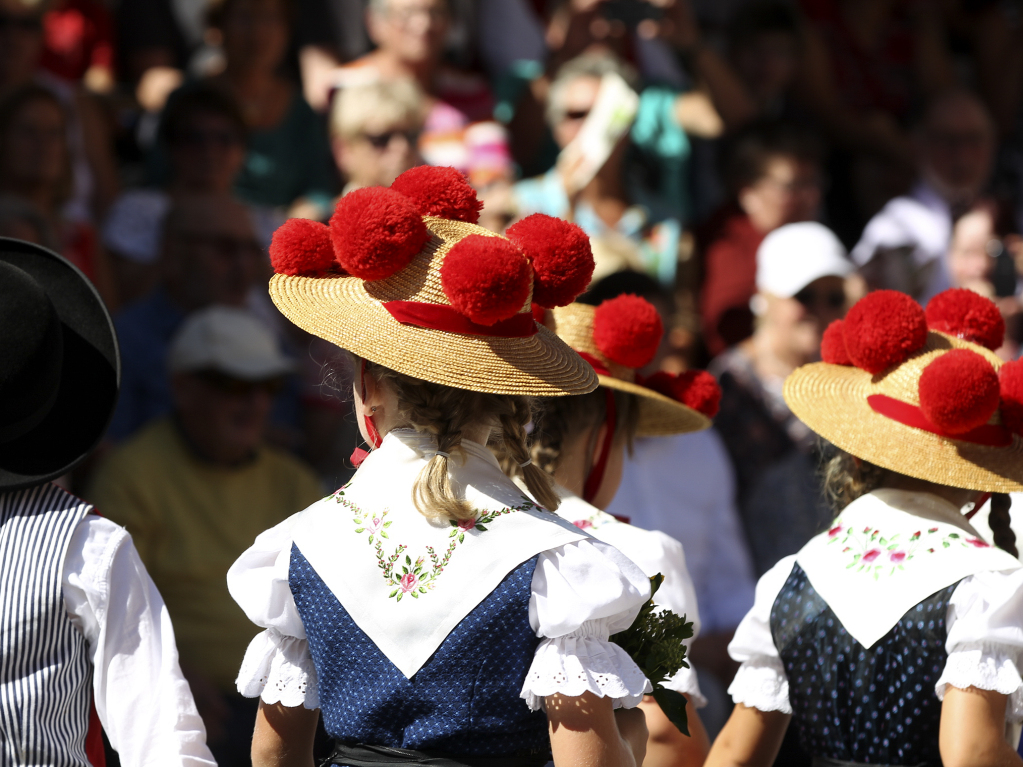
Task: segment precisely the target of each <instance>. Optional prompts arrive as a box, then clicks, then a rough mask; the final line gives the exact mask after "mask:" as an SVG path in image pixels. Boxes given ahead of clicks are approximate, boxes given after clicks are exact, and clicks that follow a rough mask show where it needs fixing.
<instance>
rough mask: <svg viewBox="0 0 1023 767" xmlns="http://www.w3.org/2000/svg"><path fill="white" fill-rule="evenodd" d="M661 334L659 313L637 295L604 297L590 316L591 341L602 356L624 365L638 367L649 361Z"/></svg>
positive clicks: (662, 328)
mask: <svg viewBox="0 0 1023 767" xmlns="http://www.w3.org/2000/svg"><path fill="white" fill-rule="evenodd" d="M663 335H664V324H663V323H662V322H661V315H659V314H658V313H657V310H656V309H655V308H654V306H653V304H651V303H650V302H649V301H647V300H646V299H645V298H640V297H639V296H634V295H630V294H625V295H621V296H618V297H616V298H611V299H608V300H607V301H605V302H604V303H602V304H601V305H600V306H598V307H597V310H596V312H594V315H593V342H594V343H595V344H596V345H597V348H598V349H600V351H601V353H602V354H603V355H604V356H605V357H607V358H608V359H609V360H611V361H612V362H616V363H618V364H619V365H624V366H625V367H627V368H641V367H643V366H644V365H646V364H647V363H648V362H650V360H652V359H653V358H654V355H656V354H657V347H658V346H659V345H660V343H661V336H663Z"/></svg>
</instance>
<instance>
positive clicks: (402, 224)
mask: <svg viewBox="0 0 1023 767" xmlns="http://www.w3.org/2000/svg"><path fill="white" fill-rule="evenodd" d="M429 237H430V233H429V232H428V231H427V230H426V224H424V223H423V219H422V218H421V217H420V215H419V212H418V211H417V210H416V209H415V207H414V206H413V205H412V203H411V202H410V201H409V200H408V199H406V198H405V197H403V196H402V195H400V194H398V193H397V192H392V191H391V190H390V189H384V188H382V187H379V186H372V187H366V188H365V189H356V190H355V191H354V192H349V193H348V194H346V195H345V196H344V197H342V198H341V200H340V201H339V202H338V204H337V208H335V209H334V215H333V216H331V218H330V239H331V241H332V242H333V243H334V253H335V255H336V256H337V261H338V263H339V264H341V268H342V269H344V270H345V271H346V272H348V273H349V274H353V275H355V276H356V277H358V278H360V279H363V280H382V279H384V278H386V277H390V276H391V275H392V274H394V273H395V272H398V271H401V270H402V269H404V268H405V267H406V266H408V265H409V263H410V262H411V261H412V259H413V258H414V257H415V255H416V253H418V252H419V251H420V250H421V249H422V247H423V245H425V244H426V241H427V240H428V239H429Z"/></svg>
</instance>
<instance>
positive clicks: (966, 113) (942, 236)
mask: <svg viewBox="0 0 1023 767" xmlns="http://www.w3.org/2000/svg"><path fill="white" fill-rule="evenodd" d="M915 147H916V157H917V165H918V178H917V182H916V185H915V186H914V187H913V190H912V191H911V192H910V193H909V194H908V195H905V196H901V197H896V198H895V199H893V200H891V201H890V202H888V203H887V204H886V205H885V206H884V208H883V209H882V210H881V211H880V212H879V213H878V214H877V215H876V216H874V217H873V218H872V219H871V220H870V222H869V223H868V224H867V226H866V228H865V229H864V230H863V236H862V237H861V238H860V241H859V242H858V243H857V244H856V247H855V248H853V250H852V257H853V260H854V261H855V262H856V264H857V265H858V266H860V267H861V270H862V273H863V276H864V278H865V279H866V280H867V284H868V285H869V286H870V287H871V288H891V289H893V290H901V291H902V292H904V293H909V294H910V295H911V296H913V297H914V298H916V299H918V300H920V301H923V302H926V301H927V300H929V299H930V298H931V296H933V295H935V294H936V293H940V292H941V291H942V290H945V289H946V288H948V287H949V286H950V284H951V282H950V276H949V267H948V262H947V254H948V247H949V239H950V237H951V233H952V222H953V220H954V219H955V218H956V217H958V216H959V215H961V214H962V213H963V212H965V211H966V210H968V209H969V208H970V206H971V205H973V203H974V202H975V201H976V200H977V198H978V196H979V195H980V194H981V193H982V192H983V191H984V189H985V187H986V186H987V183H988V180H989V179H990V176H991V167H992V162H993V160H994V151H995V130H994V125H993V124H992V122H991V118H990V115H989V114H988V112H987V109H986V108H985V107H984V104H983V103H982V102H981V100H980V99H979V98H977V97H976V96H975V95H973V94H972V93H970V92H969V91H965V90H953V91H947V92H945V93H943V94H941V95H940V96H938V97H937V98H935V99H934V100H933V101H932V102H931V103H930V105H929V106H928V108H927V110H926V112H925V113H924V115H923V119H922V121H921V123H920V125H919V127H918V129H917V131H916V135H915Z"/></svg>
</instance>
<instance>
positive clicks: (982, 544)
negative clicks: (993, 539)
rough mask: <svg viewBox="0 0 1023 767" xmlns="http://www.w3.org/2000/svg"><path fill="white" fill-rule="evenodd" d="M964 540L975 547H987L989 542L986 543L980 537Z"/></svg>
mask: <svg viewBox="0 0 1023 767" xmlns="http://www.w3.org/2000/svg"><path fill="white" fill-rule="evenodd" d="M966 542H967V543H968V544H970V545H971V546H975V547H977V548H978V549H986V548H989V544H987V543H985V542H984V541H982V540H980V538H967V539H966Z"/></svg>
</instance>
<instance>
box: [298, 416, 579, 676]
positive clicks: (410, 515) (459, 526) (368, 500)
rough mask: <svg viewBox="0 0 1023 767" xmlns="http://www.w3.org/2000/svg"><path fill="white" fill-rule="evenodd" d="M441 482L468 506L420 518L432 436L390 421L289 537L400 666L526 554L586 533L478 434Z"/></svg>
mask: <svg viewBox="0 0 1023 767" xmlns="http://www.w3.org/2000/svg"><path fill="white" fill-rule="evenodd" d="M462 448H463V451H464V453H465V456H464V459H463V458H461V457H458V456H457V455H455V454H453V455H452V456H451V459H450V461H449V466H450V475H451V481H452V485H453V486H454V487H455V488H456V490H457V491H458V492H461V493H464V495H465V498H466V500H468V501H469V502H470V503H471V504H472V506H473V507H474V508H475V509H477V510H478V512H479V513H478V516H477V517H476V519H473V520H465V521H463V522H461V523H454V522H448V521H431V520H428V519H427V518H426V517H424V516H423V515H422V514H420V513H419V511H418V510H417V509H416V508H415V506H414V505H413V503H412V486H413V483H414V482H415V479H416V477H417V476H418V475H419V472H420V470H421V469H422V468H423V466H425V465H426V461H427V460H428V458H429V457H432V454H433V452H434V451H435V450H436V449H437V445H436V442H435V440H434V439H433V437H431V436H430V435H425V434H421V433H419V432H416V431H413V430H411V429H401V430H396V431H392V432H390V433H388V434H387V436H386V437H384V440H383V443H382V444H381V445H380V447H379V448H378V449H376V450H374V451H373V452H372V453H370V455H369V456H368V457H367V458H366V460H365V461H364V462H363V463H362V465H361V466H360V467H359V470H358V472H357V473H356V474H355V477H354V478H353V479H352V481H351V482H350V483H349V484H348V485H347V486H346V487H344V488H342V489H341V490H339V491H337V492H336V493H334V494H333V495H331V496H329V497H327V498H324V499H323V500H322V501H319V502H318V503H315V504H313V505H312V506H310V507H309V508H308V509H307V510H306V511H304V512H302V515H301V516H300V518H299V520H298V521H297V522H296V525H295V528H294V532H293V540H294V543H295V545H296V546H297V547H298V549H299V550H300V551H301V552H302V554H303V556H305V558H306V559H307V560H308V561H309V564H310V565H311V566H312V567H313V569H314V570H315V571H316V573H317V574H318V575H319V576H320V578H322V579H323V581H324V583H325V584H326V585H327V587H328V588H329V589H330V590H331V591H332V592H333V594H334V596H336V597H337V599H338V601H339V602H340V603H341V604H342V605H343V606H344V608H345V610H347V611H348V613H349V615H351V616H352V619H353V620H354V621H355V623H356V624H357V625H358V626H359V628H361V629H362V630H363V631H365V632H366V634H367V635H368V636H369V638H370V639H371V640H373V642H374V643H375V644H376V645H377V646H378V647H379V648H380V649H381V651H382V652H383V653H384V654H385V655H386V656H387V657H388V658H389V659H390V660H391V662H392V663H394V665H395V666H396V667H397V668H398V669H399V670H400V671H401V672H402V673H403V674H404V675H405V676H406V677H407V678H411V677H412V675H413V674H415V673H416V671H418V670H419V669H420V668H421V667H422V665H423V664H424V663H426V661H427V660H429V658H430V656H431V655H432V654H433V653H434V651H435V650H436V649H437V648H438V647H439V646H440V644H441V642H443V641H444V639H445V638H446V637H447V635H448V634H449V633H451V631H452V630H453V629H454V628H455V626H457V625H458V623H459V622H460V621H461V620H462V619H463V618H465V616H466V615H468V614H469V613H470V612H471V611H472V609H473V608H475V607H476V606H477V605H478V604H479V603H480V602H482V601H483V600H484V599H485V598H486V597H487V596H488V595H489V594H490V592H491V591H493V590H494V589H495V588H496V587H497V585H498V584H499V583H500V582H501V581H502V580H503V579H504V577H505V576H506V575H507V574H508V573H509V572H511V571H512V570H513V569H515V568H516V567H517V566H518V565H519V564H521V563H522V562H524V561H526V560H527V559H529V558H530V557H533V556H535V555H536V554H539V553H540V552H542V551H546V550H547V549H551V548H555V547H557V546H562V545H564V544H567V543H572V542H574V541H578V540H582V539H584V538H586V537H587V536H586V534H585V533H584V532H583V531H581V530H579V529H577V528H576V527H574V526H572V525H571V524H568V523H566V522H564V521H563V520H561V519H560V518H559V517H558V516H557V515H555V514H552V513H550V512H547V511H544V510H542V509H540V508H539V507H538V506H536V505H535V504H534V503H533V502H532V501H530V500H529V498H528V497H526V496H525V495H524V494H523V493H522V491H521V490H519V488H518V487H516V486H515V484H514V483H513V482H512V481H511V480H510V479H508V477H506V476H505V475H504V473H503V472H502V471H501V467H500V465H499V464H498V462H497V459H495V458H494V456H493V455H492V454H491V452H490V451H489V450H488V449H487V448H486V447H484V446H483V445H479V444H476V443H474V442H469V441H467V440H466V441H463V443H462Z"/></svg>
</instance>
